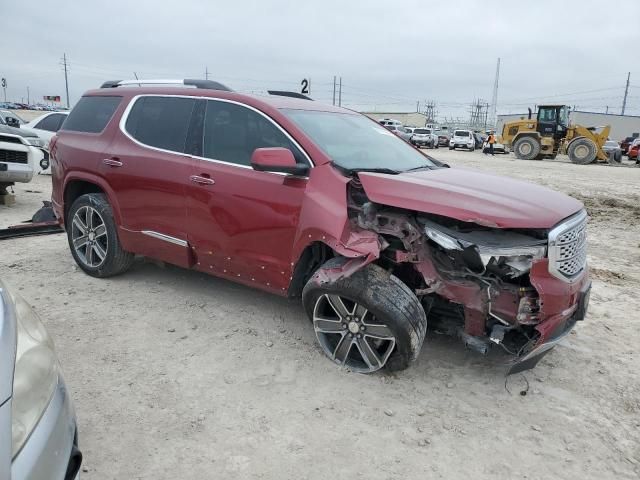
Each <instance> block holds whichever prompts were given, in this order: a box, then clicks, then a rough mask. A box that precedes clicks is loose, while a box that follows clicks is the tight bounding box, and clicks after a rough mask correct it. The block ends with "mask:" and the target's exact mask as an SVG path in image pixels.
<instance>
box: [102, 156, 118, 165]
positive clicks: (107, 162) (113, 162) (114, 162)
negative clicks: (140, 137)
mask: <svg viewBox="0 0 640 480" xmlns="http://www.w3.org/2000/svg"><path fill="white" fill-rule="evenodd" d="M102 163H104V164H105V165H109V166H110V167H121V166H122V162H121V161H120V160H118V159H116V158H105V159H103V160H102Z"/></svg>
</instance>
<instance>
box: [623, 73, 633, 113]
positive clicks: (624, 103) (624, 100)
mask: <svg viewBox="0 0 640 480" xmlns="http://www.w3.org/2000/svg"><path fill="white" fill-rule="evenodd" d="M630 77H631V72H629V73H627V86H626V87H625V88H624V99H623V100H622V112H620V115H624V109H625V108H627V95H628V94H629V78H630Z"/></svg>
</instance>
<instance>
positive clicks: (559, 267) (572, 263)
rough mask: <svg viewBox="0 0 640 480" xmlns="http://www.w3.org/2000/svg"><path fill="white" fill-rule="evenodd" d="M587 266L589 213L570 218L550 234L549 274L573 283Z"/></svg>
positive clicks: (582, 212)
mask: <svg viewBox="0 0 640 480" xmlns="http://www.w3.org/2000/svg"><path fill="white" fill-rule="evenodd" d="M586 265H587V212H585V211H584V210H582V211H581V212H580V213H578V214H576V215H574V216H573V217H570V218H568V219H567V220H565V221H564V222H562V223H561V224H559V225H558V226H556V227H554V228H553V229H552V230H551V232H549V272H550V273H551V274H552V275H553V276H555V277H557V278H560V279H562V280H565V281H568V282H570V281H572V280H573V279H574V278H576V277H577V276H578V274H579V273H580V272H582V270H584V268H585V266H586Z"/></svg>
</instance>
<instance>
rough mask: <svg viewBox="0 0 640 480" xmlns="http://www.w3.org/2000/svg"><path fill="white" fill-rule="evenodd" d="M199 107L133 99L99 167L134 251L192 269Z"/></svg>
mask: <svg viewBox="0 0 640 480" xmlns="http://www.w3.org/2000/svg"><path fill="white" fill-rule="evenodd" d="M198 102H202V101H201V100H199V99H195V98H187V97H176V96H161V95H143V96H139V97H136V98H134V99H133V100H132V102H131V104H130V105H129V107H128V108H127V111H125V113H124V115H123V118H122V120H121V122H120V129H121V131H120V132H119V133H118V134H117V135H116V137H115V139H114V142H113V144H112V146H111V147H110V149H109V155H105V156H104V158H103V159H102V161H101V163H100V167H99V168H100V172H101V174H102V176H103V177H104V178H105V179H106V180H107V182H108V184H109V186H110V187H111V189H112V190H113V193H114V196H115V198H116V200H117V204H118V205H117V206H118V210H119V212H120V217H121V218H120V222H121V225H120V229H121V233H122V235H123V236H124V237H125V238H126V240H127V243H128V244H129V245H130V248H131V249H132V250H133V251H134V252H136V253H139V254H142V255H146V256H149V257H152V258H157V259H160V260H164V261H166V262H169V263H173V264H175V265H180V266H184V267H186V266H189V265H190V264H191V255H190V252H189V248H188V244H187V227H186V200H185V195H186V188H187V185H188V183H189V175H190V171H191V167H192V162H193V159H192V158H191V157H190V156H189V155H188V154H186V153H185V152H186V149H187V134H188V131H189V125H190V123H191V121H192V117H193V114H194V112H195V111H196V105H197V104H198Z"/></svg>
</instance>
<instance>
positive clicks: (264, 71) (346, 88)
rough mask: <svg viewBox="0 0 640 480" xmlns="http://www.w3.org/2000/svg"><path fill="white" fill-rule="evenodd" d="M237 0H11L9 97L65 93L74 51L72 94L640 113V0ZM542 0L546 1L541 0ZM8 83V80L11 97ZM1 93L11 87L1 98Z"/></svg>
mask: <svg viewBox="0 0 640 480" xmlns="http://www.w3.org/2000/svg"><path fill="white" fill-rule="evenodd" d="M529 3H530V4H532V5H531V6H526V5H524V4H523V2H518V1H513V0H509V1H504V2H503V1H486V2H479V1H471V0H456V1H454V2H450V1H438V2H432V1H428V0H403V1H399V2H395V1H390V0H384V1H382V0H380V1H378V0H375V1H374V0H368V1H365V0H360V1H347V0H304V1H302V0H298V1H293V0H261V1H258V0H252V1H250V0H235V1H214V0H209V1H204V0H180V1H179V2H163V1H159V0H155V1H147V0H138V1H133V0H130V1H122V0H109V1H93V0H82V1H78V0H75V1H69V0H56V2H50V1H46V0H29V1H27V0H19V1H16V0H13V1H12V0H0V18H2V19H3V22H2V37H3V40H2V48H0V76H2V77H5V78H7V81H8V88H7V98H8V100H10V101H11V100H13V101H21V100H22V99H24V101H26V99H27V98H26V97H27V86H28V87H29V89H30V96H31V99H32V102H33V99H34V98H35V99H38V100H39V99H42V96H43V95H61V96H62V97H63V102H64V93H65V92H64V74H63V71H62V67H61V65H60V62H61V58H62V54H63V53H66V54H67V57H68V60H69V64H70V75H69V93H70V97H71V103H72V105H73V103H74V102H76V101H77V100H78V98H79V96H80V95H82V93H83V91H85V90H87V89H90V88H94V87H96V86H99V85H100V84H101V83H102V82H103V81H104V80H108V79H122V78H133V72H134V71H135V72H137V74H138V75H139V76H140V77H141V78H166V77H169V78H185V77H186V78H193V77H196V78H204V74H205V67H208V69H209V72H210V73H211V76H210V78H212V79H215V80H218V81H221V82H223V83H225V84H227V85H228V86H230V87H231V88H233V89H235V90H239V91H246V92H252V91H253V92H262V91H265V90H266V89H287V90H298V89H299V88H300V81H301V80H302V79H303V78H309V77H310V78H311V96H312V97H314V98H315V99H317V100H321V101H328V102H331V97H332V89H333V76H334V75H338V76H342V82H343V90H342V102H343V105H345V106H348V107H350V108H355V109H359V110H365V109H366V110H372V109H374V108H375V109H376V110H378V111H390V110H391V111H410V110H412V109H413V110H415V107H416V102H417V101H420V102H423V101H425V100H433V101H435V102H436V103H437V106H438V111H439V113H440V114H441V115H455V116H461V117H464V118H466V117H467V116H468V114H467V110H468V105H469V104H470V103H471V102H473V101H474V99H478V98H481V99H484V100H485V101H487V102H490V101H491V97H492V91H493V83H494V76H495V68H496V60H497V58H498V57H500V58H501V70H500V88H499V94H498V113H508V112H522V111H526V107H527V105H529V104H531V105H533V104H535V103H536V102H544V101H547V102H549V101H553V102H566V103H568V104H570V105H576V106H577V107H578V108H580V109H584V110H592V111H604V110H605V108H606V107H607V106H608V107H609V111H610V112H615V113H620V107H621V104H622V96H623V94H624V87H625V82H626V77H627V72H628V71H631V85H632V86H631V88H630V92H629V94H630V97H629V100H628V106H627V113H631V114H636V115H640V1H639V0H628V1H614V2H602V1H585V0H563V1H553V0H551V1H542V0H537V1H536V2H529ZM534 5H535V6H534ZM1 94H2V91H1V90H0V95H1ZM0 98H1V97H0Z"/></svg>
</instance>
